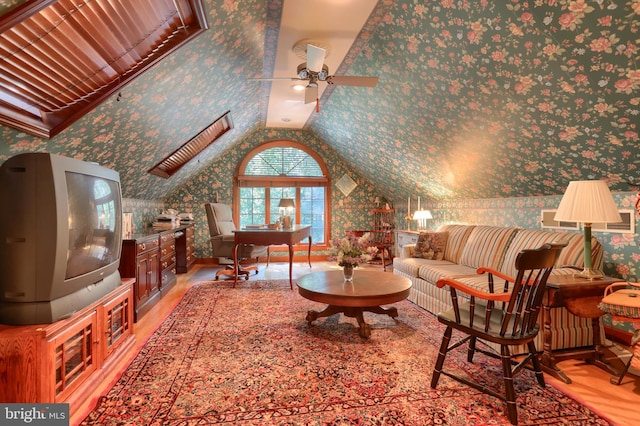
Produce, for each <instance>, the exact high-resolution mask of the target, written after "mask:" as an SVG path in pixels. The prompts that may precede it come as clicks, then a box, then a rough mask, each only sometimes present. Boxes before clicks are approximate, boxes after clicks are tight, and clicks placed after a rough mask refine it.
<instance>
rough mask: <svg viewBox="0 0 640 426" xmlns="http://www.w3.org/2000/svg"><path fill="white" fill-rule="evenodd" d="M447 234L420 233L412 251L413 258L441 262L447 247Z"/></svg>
mask: <svg viewBox="0 0 640 426" xmlns="http://www.w3.org/2000/svg"><path fill="white" fill-rule="evenodd" d="M448 234H449V233H448V232H421V233H420V236H419V237H418V242H417V243H416V247H415V249H414V250H413V257H419V258H421V259H430V260H442V259H443V258H444V249H445V248H446V247H447V236H448Z"/></svg>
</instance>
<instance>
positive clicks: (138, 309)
mask: <svg viewBox="0 0 640 426" xmlns="http://www.w3.org/2000/svg"><path fill="white" fill-rule="evenodd" d="M194 250H195V247H194V231H193V225H186V226H181V227H179V228H174V229H170V230H166V231H151V232H149V233H145V234H134V235H133V236H132V237H131V238H128V239H124V240H122V253H121V255H120V268H119V270H120V275H121V276H123V277H131V278H135V280H136V285H135V287H134V292H133V293H134V299H133V300H134V316H135V318H134V319H135V320H136V321H137V320H138V318H140V317H141V316H143V315H145V314H146V313H147V312H149V311H150V310H151V309H152V308H153V306H154V305H155V304H156V303H157V302H158V300H160V298H161V297H162V295H163V293H164V292H167V291H168V290H169V289H170V288H171V287H172V286H173V284H175V282H176V280H177V279H176V274H177V273H183V272H187V271H188V269H189V267H190V266H191V265H192V264H193V262H194V261H195V258H194V257H193V253H194Z"/></svg>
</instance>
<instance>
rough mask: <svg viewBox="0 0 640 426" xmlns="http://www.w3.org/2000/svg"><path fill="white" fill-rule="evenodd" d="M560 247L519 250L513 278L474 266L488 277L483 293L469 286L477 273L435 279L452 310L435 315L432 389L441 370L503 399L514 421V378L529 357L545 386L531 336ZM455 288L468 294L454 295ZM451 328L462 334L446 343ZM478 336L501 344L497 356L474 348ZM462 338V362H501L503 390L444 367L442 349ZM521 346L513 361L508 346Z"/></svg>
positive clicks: (444, 350) (476, 280) (535, 331)
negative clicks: (446, 291) (438, 338)
mask: <svg viewBox="0 0 640 426" xmlns="http://www.w3.org/2000/svg"><path fill="white" fill-rule="evenodd" d="M563 247H564V245H560V244H545V245H543V246H542V247H540V248H538V249H528V250H522V251H521V252H520V253H519V254H518V256H517V257H516V262H515V263H516V265H515V266H516V270H517V271H518V274H517V276H516V278H515V279H514V278H511V277H508V276H506V275H504V274H502V273H500V272H498V271H494V270H492V269H489V268H479V269H478V271H477V272H478V274H486V277H487V281H486V289H487V290H486V291H485V290H481V289H478V288H475V287H472V286H470V285H468V284H470V283H471V282H476V283H477V282H478V277H470V278H468V279H466V280H467V282H466V283H465V282H463V281H465V278H460V280H456V279H452V278H441V279H439V280H438V282H437V286H438V288H443V287H444V286H446V285H447V286H449V288H450V293H451V302H452V304H453V308H451V309H449V310H448V311H445V312H441V313H439V314H438V321H440V322H441V323H443V324H445V325H446V326H447V328H446V330H445V332H444V336H443V338H442V344H441V346H440V351H439V353H438V358H437V360H436V365H435V367H434V369H433V375H432V377H431V387H432V388H433V389H435V388H436V386H437V385H438V380H439V379H440V375H441V374H444V375H446V376H449V377H451V378H452V379H454V380H456V381H458V382H460V383H463V384H466V385H468V386H471V387H473V388H475V389H477V390H479V391H481V392H484V393H486V394H489V395H491V396H493V397H496V398H498V399H501V400H502V401H504V402H506V405H507V415H508V417H509V421H510V422H511V423H512V424H517V423H518V414H517V411H516V394H515V389H514V385H513V377H514V376H515V375H516V374H517V373H519V372H520V371H521V370H522V368H523V367H525V366H526V365H527V363H528V362H529V361H531V363H532V364H533V370H534V371H535V375H536V379H537V380H538V383H539V384H540V385H541V386H543V387H544V386H545V383H544V376H543V375H542V370H541V369H540V362H539V361H538V357H537V353H536V347H535V344H534V342H533V339H534V338H535V337H536V335H537V334H538V330H539V328H540V327H539V325H538V314H539V312H540V306H541V304H542V297H543V295H544V293H545V288H546V285H547V278H549V274H551V270H552V269H553V265H554V264H555V262H556V260H557V259H558V256H559V255H560V251H561V250H562V248H563ZM494 277H496V278H498V279H502V280H504V285H503V286H501V287H500V288H496V286H494ZM474 279H475V281H474ZM496 284H497V283H496ZM458 292H461V293H464V294H465V295H468V296H465V297H460V298H459V297H458ZM454 328H455V329H456V330H457V331H459V332H461V333H463V334H464V336H463V337H461V338H460V339H459V340H458V341H456V342H454V343H453V344H450V341H451V335H452V332H453V329H454ZM477 339H482V340H486V341H489V342H493V343H496V344H498V345H500V354H499V355H498V354H496V353H495V352H490V351H488V350H485V349H481V348H478V347H476V340H477ZM466 342H468V343H469V346H468V349H467V362H473V356H474V354H475V353H476V352H481V353H483V354H485V355H488V356H490V357H492V358H498V359H501V360H502V374H503V379H504V380H503V381H504V394H500V393H497V392H495V391H494V390H492V389H490V388H488V387H486V386H483V385H482V384H480V382H479V381H478V382H474V381H472V379H468V378H466V377H461V376H456V375H454V374H452V373H451V372H449V371H445V370H444V369H443V365H444V361H445V358H446V356H447V353H448V352H449V351H451V350H454V349H456V348H457V347H458V346H460V345H463V344H465V343H466ZM521 344H526V345H527V347H528V349H529V353H528V354H527V355H526V356H525V357H523V359H521V360H520V362H517V361H514V360H512V358H511V353H510V350H509V346H513V345H521Z"/></svg>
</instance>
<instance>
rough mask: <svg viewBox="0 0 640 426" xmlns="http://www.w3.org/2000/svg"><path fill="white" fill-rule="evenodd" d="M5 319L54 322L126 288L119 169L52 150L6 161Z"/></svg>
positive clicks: (0, 293)
mask: <svg viewBox="0 0 640 426" xmlns="http://www.w3.org/2000/svg"><path fill="white" fill-rule="evenodd" d="M0 199H1V200H2V207H0V324H9V325H23V324H43V323H52V322H56V321H58V320H60V319H64V318H66V317H69V316H70V315H72V314H73V313H74V312H76V311H78V310H80V309H82V308H84V307H86V306H87V305H89V304H91V303H93V302H95V301H96V300H98V299H100V298H101V297H103V296H105V295H106V294H108V293H109V292H111V291H112V290H113V289H115V288H116V287H117V286H119V285H120V283H121V281H120V274H119V272H118V264H119V262H120V251H121V244H122V195H121V191H120V177H119V175H118V173H117V172H116V171H114V170H111V169H108V168H105V167H101V166H99V165H97V164H94V163H88V162H84V161H80V160H75V159H72V158H67V157H63V156H59V155H55V154H50V153H42V152H39V153H24V154H18V155H16V156H14V157H11V158H9V159H8V160H6V161H5V162H4V163H3V164H2V165H1V166H0Z"/></svg>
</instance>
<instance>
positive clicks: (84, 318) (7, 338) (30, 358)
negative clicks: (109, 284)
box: [0, 278, 135, 413]
mask: <svg viewBox="0 0 640 426" xmlns="http://www.w3.org/2000/svg"><path fill="white" fill-rule="evenodd" d="M133 283H134V280H133V279H131V278H129V279H123V282H122V285H121V286H119V287H118V288H116V289H115V290H113V291H112V292H111V293H109V294H108V295H106V296H105V297H103V298H102V299H100V300H98V301H96V302H94V303H92V304H91V305H89V306H87V307H86V308H84V309H82V310H80V311H78V312H77V313H75V314H74V315H73V316H71V317H70V318H68V319H64V320H60V321H58V322H55V323H53V324H41V325H21V326H10V325H0V365H1V366H2V367H1V370H2V372H1V374H0V401H2V402H17V403H68V404H69V410H70V413H73V412H74V411H75V410H76V409H77V408H78V407H79V406H80V405H81V404H82V403H83V402H84V400H85V399H86V398H87V397H88V396H90V395H91V389H94V388H95V387H96V386H97V385H98V384H99V383H100V382H101V381H102V380H104V378H105V377H106V374H107V373H108V371H109V369H110V368H111V366H112V365H114V364H115V363H116V362H117V361H118V360H119V359H120V358H121V357H123V356H124V355H125V354H126V353H127V351H128V350H129V349H130V348H131V347H132V346H133V345H134V344H135V336H134V333H133V289H132V286H133Z"/></svg>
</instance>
